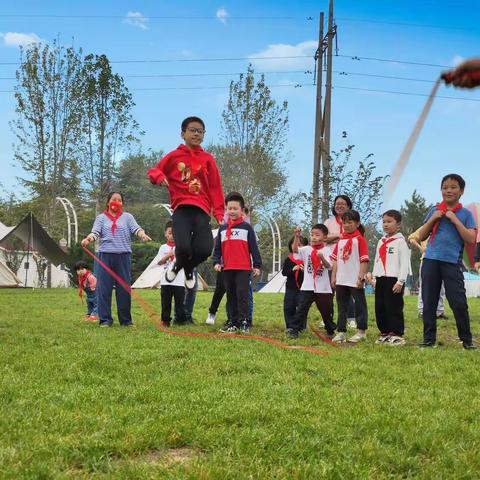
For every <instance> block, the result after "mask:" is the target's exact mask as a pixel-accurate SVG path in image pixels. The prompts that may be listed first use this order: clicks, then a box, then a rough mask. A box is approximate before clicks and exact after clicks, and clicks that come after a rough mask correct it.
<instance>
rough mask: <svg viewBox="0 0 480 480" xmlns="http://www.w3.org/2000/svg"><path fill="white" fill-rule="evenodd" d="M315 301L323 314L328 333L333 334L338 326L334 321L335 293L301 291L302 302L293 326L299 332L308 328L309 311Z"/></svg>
mask: <svg viewBox="0 0 480 480" xmlns="http://www.w3.org/2000/svg"><path fill="white" fill-rule="evenodd" d="M314 302H315V305H316V306H317V308H318V311H319V312H320V315H321V316H322V319H323V323H324V324H325V329H326V330H327V333H328V334H332V333H333V332H334V331H335V328H336V325H335V323H334V321H333V293H314V292H313V291H309V290H308V291H301V292H300V303H299V305H298V308H297V312H296V314H295V318H294V321H293V327H292V328H293V329H294V330H296V331H297V332H299V331H301V330H305V329H306V328H307V316H308V311H309V310H310V307H311V306H312V303H314Z"/></svg>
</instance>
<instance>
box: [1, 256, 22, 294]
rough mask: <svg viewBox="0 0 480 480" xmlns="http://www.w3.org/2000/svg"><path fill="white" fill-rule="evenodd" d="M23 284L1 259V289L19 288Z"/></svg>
mask: <svg viewBox="0 0 480 480" xmlns="http://www.w3.org/2000/svg"><path fill="white" fill-rule="evenodd" d="M21 284H22V282H21V281H20V280H19V279H18V277H17V276H16V275H15V274H14V273H13V272H12V271H11V270H10V269H9V268H8V267H7V266H6V265H5V263H3V261H2V259H1V258H0V288H5V287H19V286H20V285H21Z"/></svg>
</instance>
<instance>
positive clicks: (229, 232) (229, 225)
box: [227, 217, 244, 240]
mask: <svg viewBox="0 0 480 480" xmlns="http://www.w3.org/2000/svg"><path fill="white" fill-rule="evenodd" d="M243 221H244V219H243V217H240V218H237V220H234V221H233V222H232V221H231V220H230V218H229V219H228V220H227V240H230V237H231V236H232V228H234V227H236V226H237V225H240V224H241V223H242V222H243Z"/></svg>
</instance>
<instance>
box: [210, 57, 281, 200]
mask: <svg viewBox="0 0 480 480" xmlns="http://www.w3.org/2000/svg"><path fill="white" fill-rule="evenodd" d="M287 107H288V106H287V102H286V101H284V102H283V103H282V104H280V105H278V104H277V102H276V101H275V100H274V99H273V98H272V97H271V93H270V89H269V88H268V87H267V85H266V84H265V77H264V76H263V75H262V76H261V77H260V79H259V80H258V81H256V80H255V73H254V70H253V68H252V66H251V65H250V66H249V67H248V69H247V73H246V74H242V75H240V78H239V80H238V81H237V82H231V84H230V92H229V98H228V101H227V105H226V107H225V109H224V111H223V114H222V136H221V137H222V141H223V143H222V144H220V145H212V146H210V147H209V148H208V149H209V150H210V151H211V152H212V153H213V154H214V156H215V158H216V160H217V164H218V166H219V169H220V173H221V175H222V181H223V186H224V190H225V192H228V191H232V190H235V191H239V192H240V193H242V194H243V195H244V197H245V198H246V201H247V203H249V204H250V205H253V206H254V207H255V208H256V209H263V208H265V207H266V205H267V204H268V203H269V202H270V201H271V199H272V198H273V197H275V196H277V195H279V194H280V192H284V191H285V187H286V176H285V173H284V169H285V168H284V167H285V159H284V157H283V150H284V147H285V141H286V134H285V133H286V130H287V129H288V108H287Z"/></svg>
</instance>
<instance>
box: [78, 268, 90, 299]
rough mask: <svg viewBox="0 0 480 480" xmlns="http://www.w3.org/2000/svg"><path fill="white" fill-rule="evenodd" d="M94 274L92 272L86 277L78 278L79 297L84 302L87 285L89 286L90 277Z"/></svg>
mask: <svg viewBox="0 0 480 480" xmlns="http://www.w3.org/2000/svg"><path fill="white" fill-rule="evenodd" d="M91 274H92V272H88V271H87V273H86V274H85V275H82V276H79V277H78V296H79V297H80V298H81V299H82V300H83V292H84V290H85V285H88V284H87V279H88V277H89V276H90V275H91Z"/></svg>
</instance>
